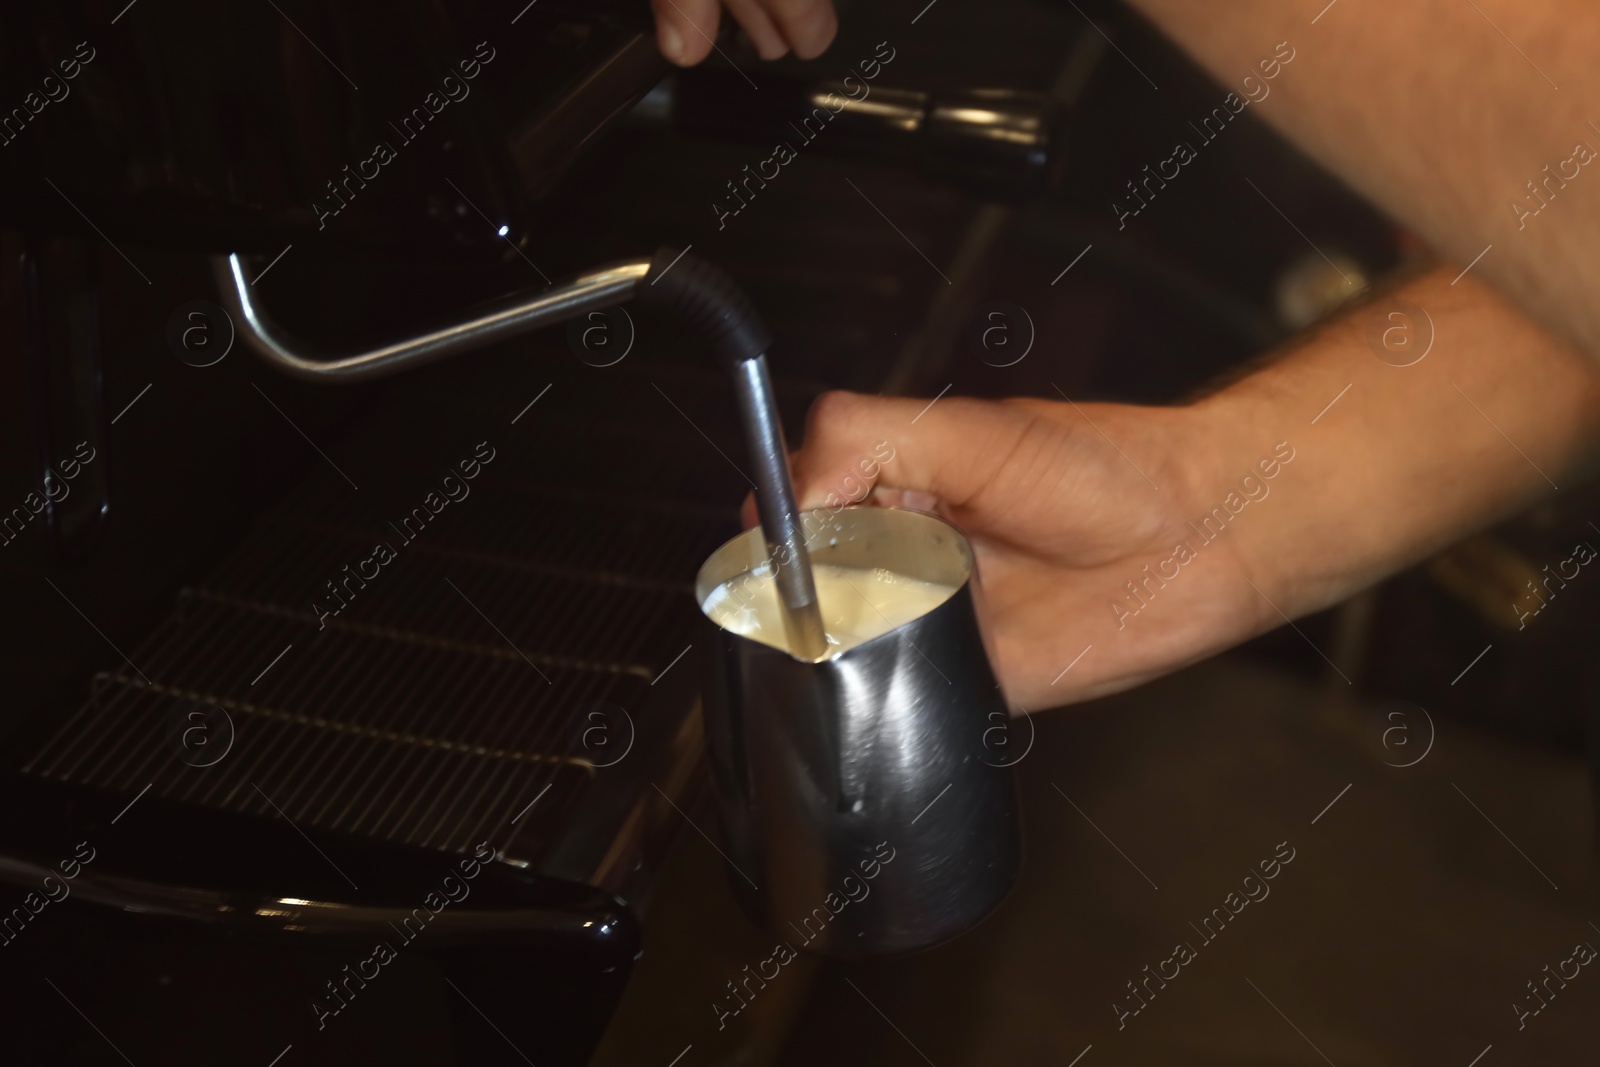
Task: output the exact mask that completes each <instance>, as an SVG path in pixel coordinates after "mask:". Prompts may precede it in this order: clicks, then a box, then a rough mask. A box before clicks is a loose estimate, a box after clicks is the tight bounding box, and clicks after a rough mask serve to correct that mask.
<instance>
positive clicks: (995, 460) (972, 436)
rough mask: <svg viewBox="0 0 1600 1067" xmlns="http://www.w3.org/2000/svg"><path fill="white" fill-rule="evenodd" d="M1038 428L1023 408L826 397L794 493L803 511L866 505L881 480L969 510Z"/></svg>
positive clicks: (814, 416)
mask: <svg viewBox="0 0 1600 1067" xmlns="http://www.w3.org/2000/svg"><path fill="white" fill-rule="evenodd" d="M1032 423H1033V415H1032V413H1031V412H1029V411H1028V410H1027V408H1026V407H1025V406H1023V405H1021V404H1011V403H999V402H994V401H984V400H969V399H965V398H962V397H944V398H942V399H940V400H938V401H937V402H936V403H933V404H930V403H929V402H928V401H927V400H925V399H920V398H900V397H878V396H864V395H862V394H859V393H845V392H829V393H824V394H822V395H821V396H819V397H818V398H817V399H816V402H815V403H814V404H812V406H811V414H810V416H809V418H808V419H807V423H806V437H805V448H804V449H802V450H801V451H800V452H799V453H798V454H797V455H796V456H795V457H794V463H793V466H794V477H795V495H796V497H797V498H798V499H799V501H800V506H801V507H802V508H813V507H823V506H826V505H827V502H828V496H829V494H833V495H834V496H835V499H836V502H840V501H845V500H849V499H851V498H854V499H858V500H859V499H860V493H861V487H862V486H863V485H866V486H867V487H871V486H872V485H873V484H874V483H876V485H877V487H878V488H880V489H899V490H912V491H914V492H915V493H917V494H932V496H933V497H936V498H937V499H938V500H940V501H942V502H943V503H944V504H945V505H947V506H950V507H955V508H960V507H963V506H968V505H971V504H972V503H974V501H975V500H976V498H977V497H978V495H979V494H980V493H982V492H983V490H984V489H985V488H987V487H988V486H990V485H991V484H992V483H993V481H994V479H995V476H996V474H997V473H998V472H999V471H1000V469H1001V467H1002V466H1003V465H1004V463H1005V461H1006V459H1007V457H1009V456H1011V455H1012V454H1013V453H1014V452H1015V450H1016V448H1017V446H1018V445H1019V444H1020V443H1021V442H1022V440H1023V438H1024V437H1025V436H1026V435H1027V433H1028V431H1029V428H1030V427H1031V425H1032ZM915 499H918V500H919V501H924V502H925V501H926V500H927V498H926V497H920V496H919V497H916V498H915Z"/></svg>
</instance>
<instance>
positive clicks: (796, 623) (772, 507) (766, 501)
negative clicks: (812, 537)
mask: <svg viewBox="0 0 1600 1067" xmlns="http://www.w3.org/2000/svg"><path fill="white" fill-rule="evenodd" d="M734 392H735V393H736V395H737V396H738V398H739V415H740V421H741V422H743V424H744V430H745V440H746V442H747V443H748V447H749V450H750V457H751V458H752V459H753V460H754V461H755V464H756V505H757V508H758V510H759V511H760V513H761V531H762V533H763V534H764V535H765V537H766V542H767V553H768V558H769V559H770V561H771V563H772V569H773V580H774V581H775V582H776V583H777V586H778V602H779V604H780V606H781V607H782V608H783V628H784V631H785V632H786V633H787V634H788V637H789V647H790V648H791V649H793V650H794V653H795V655H797V656H799V657H801V658H802V659H808V660H816V659H821V658H822V657H823V656H824V655H826V654H827V651H828V636H827V634H826V633H825V632H824V630H823V628H822V613H821V611H819V610H818V608H817V588H816V583H815V582H814V581H813V580H812V577H811V558H810V553H809V552H808V551H807V550H806V538H805V532H804V531H803V530H802V529H801V528H800V515H799V508H798V507H797V505H796V504H795V499H794V483H793V482H792V481H791V480H790V478H789V449H788V448H787V447H786V446H785V445H784V442H783V424H782V423H781V422H780V421H779V420H778V403H777V399H776V398H775V397H774V396H773V394H772V379H771V377H770V376H769V375H768V373H767V357H766V356H758V357H756V358H755V359H747V360H743V361H741V362H740V363H739V364H738V365H737V366H736V367H735V369H734Z"/></svg>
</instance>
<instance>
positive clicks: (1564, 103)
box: [1130, 0, 1600, 358]
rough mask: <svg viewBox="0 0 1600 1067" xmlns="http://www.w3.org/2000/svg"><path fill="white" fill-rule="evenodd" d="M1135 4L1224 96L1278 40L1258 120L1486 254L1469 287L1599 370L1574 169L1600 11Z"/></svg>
mask: <svg viewBox="0 0 1600 1067" xmlns="http://www.w3.org/2000/svg"><path fill="white" fill-rule="evenodd" d="M1130 3H1131V4H1132V6H1134V7H1135V8H1138V9H1139V10H1141V11H1143V12H1144V13H1145V14H1146V15H1147V16H1149V17H1150V18H1151V19H1152V20H1153V21H1154V22H1155V23H1156V24H1157V26H1159V27H1160V28H1161V29H1162V30H1163V31H1164V32H1165V33H1167V34H1168V35H1170V36H1171V37H1172V38H1173V39H1174V40H1176V41H1177V42H1178V43H1179V44H1181V45H1183V46H1184V47H1185V48H1186V49H1188V50H1189V51H1190V52H1192V53H1193V54H1194V55H1195V56H1196V58H1197V59H1198V60H1199V61H1200V62H1201V63H1202V64H1203V65H1205V66H1206V67H1207V68H1208V69H1209V70H1210V71H1211V72H1212V73H1213V74H1215V75H1216V76H1217V77H1218V78H1219V79H1221V80H1223V81H1224V83H1226V84H1228V85H1229V87H1230V88H1237V87H1238V84H1239V82H1240V79H1241V78H1242V77H1243V76H1244V75H1246V74H1250V73H1252V72H1254V73H1255V74H1256V77H1257V80H1258V81H1257V83H1259V79H1260V72H1259V71H1256V69H1255V68H1256V64H1257V63H1258V61H1260V60H1261V59H1262V58H1263V57H1269V56H1270V55H1271V52H1272V48H1273V45H1274V44H1275V43H1277V42H1279V41H1288V42H1289V44H1290V45H1291V46H1292V47H1293V48H1294V49H1295V52H1296V54H1295V59H1294V61H1293V63H1292V64H1290V65H1286V66H1284V67H1283V68H1282V70H1281V71H1280V72H1279V73H1278V76H1277V77H1276V78H1275V79H1273V80H1272V81H1271V82H1270V83H1267V84H1268V86H1269V88H1270V93H1269V95H1267V96H1266V97H1265V98H1264V99H1262V100H1261V101H1260V103H1259V104H1257V105H1256V107H1255V110H1258V111H1259V113H1260V115H1261V117H1262V118H1264V119H1265V120H1266V121H1267V122H1269V123H1271V124H1272V125H1274V126H1275V127H1277V129H1278V130H1280V131H1281V132H1282V133H1283V134H1284V135H1285V136H1287V137H1288V138H1289V139H1291V140H1293V141H1294V142H1296V143H1297V144H1298V145H1300V147H1301V148H1303V149H1304V150H1305V151H1307V152H1308V153H1309V154H1310V155H1312V156H1313V157H1315V158H1316V159H1317V160H1319V161H1320V162H1321V163H1323V164H1324V165H1325V166H1327V167H1328V168H1329V169H1331V170H1333V171H1334V172H1336V173H1337V174H1339V175H1340V176H1341V177H1343V178H1344V179H1345V180H1346V181H1348V182H1349V183H1350V184H1351V185H1353V186H1354V187H1355V188H1357V189H1358V190H1360V191H1361V192H1362V193H1364V194H1365V195H1366V196H1367V197H1368V198H1370V199H1371V200H1372V201H1373V202H1374V203H1375V204H1377V205H1378V206H1379V207H1381V208H1383V209H1384V210H1386V211H1387V212H1388V213H1389V214H1390V215H1392V216H1393V217H1394V218H1396V219H1398V220H1399V221H1401V222H1403V223H1405V224H1406V225H1407V226H1409V227H1411V228H1412V229H1414V230H1416V231H1417V232H1418V233H1420V234H1421V235H1422V236H1423V237H1425V238H1426V239H1427V240H1428V241H1429V242H1430V243H1432V244H1433V245H1434V247H1435V248H1437V249H1439V250H1440V252H1441V253H1442V254H1444V255H1445V256H1447V257H1449V258H1450V259H1452V260H1453V261H1454V262H1456V263H1457V264H1459V265H1460V266H1465V265H1466V264H1467V263H1469V262H1470V261H1472V260H1473V259H1474V257H1476V256H1478V254H1479V253H1480V252H1482V251H1483V250H1484V248H1485V247H1486V246H1488V245H1490V244H1491V243H1492V244H1493V249H1492V250H1491V251H1489V252H1488V253H1487V254H1486V255H1484V256H1483V258H1482V260H1480V261H1479V262H1478V263H1477V265H1476V266H1475V267H1474V268H1473V274H1474V275H1475V276H1482V277H1486V278H1488V279H1489V280H1491V281H1493V282H1494V283H1495V284H1496V285H1498V286H1499V287H1500V288H1501V289H1502V290H1503V291H1504V292H1505V293H1507V294H1508V295H1509V296H1511V297H1512V299H1513V300H1515V301H1516V302H1517V303H1518V304H1520V305H1521V306H1522V307H1524V308H1525V309H1527V310H1528V312H1529V313H1530V314H1532V315H1534V316H1535V317H1536V318H1537V319H1538V320H1539V321H1540V322H1542V323H1544V324H1545V325H1547V326H1549V327H1551V328H1552V329H1555V330H1557V331H1558V332H1560V333H1562V334H1563V335H1564V336H1566V337H1568V338H1569V339H1572V340H1574V341H1576V342H1577V343H1578V344H1579V345H1580V346H1581V347H1582V348H1584V349H1585V350H1586V351H1587V352H1588V353H1589V355H1591V356H1595V357H1597V358H1600V301H1596V300H1594V298H1593V294H1594V292H1595V290H1596V287H1597V285H1600V240H1596V238H1597V237H1600V167H1595V166H1589V165H1587V164H1583V163H1581V162H1578V161H1575V160H1574V149H1575V147H1576V146H1577V145H1579V144H1580V143H1582V144H1586V145H1587V146H1589V147H1590V149H1600V129H1596V127H1595V126H1592V125H1590V122H1591V120H1593V121H1594V122H1595V123H1596V124H1597V125H1600V107H1594V106H1591V105H1592V102H1593V101H1595V100H1597V99H1600V69H1597V68H1596V66H1595V64H1594V55H1595V52H1596V49H1597V48H1600V8H1596V7H1595V6H1594V5H1593V4H1592V3H1583V2H1580V0H1547V2H1544V3H1539V4H1531V5H1516V4H1512V3H1509V2H1508V0H1478V5H1477V7H1478V8H1481V9H1482V11H1481V12H1480V11H1479V10H1478V9H1477V8H1474V6H1473V5H1472V4H1470V3H1465V2H1461V0H1406V2H1405V3H1398V4H1396V3H1388V2H1379V0H1338V2H1337V4H1336V5H1334V6H1332V7H1330V8H1328V9H1327V10H1324V5H1325V4H1326V0H1295V2H1293V3H1287V4H1286V3H1284V2H1283V0H1229V2H1227V3H1195V2H1193V0H1130ZM1319 11H1320V12H1322V14H1321V17H1320V18H1318V21H1317V22H1316V24H1315V25H1312V24H1311V19H1312V17H1313V16H1316V15H1317V14H1318V12H1319ZM1486 15H1487V16H1488V18H1486V17H1485V16H1486ZM1489 18H1493V19H1494V20H1495V24H1494V25H1491V24H1490V22H1489V21H1488V19H1489ZM1496 25H1498V26H1499V29H1496V28H1495V27H1496ZM1502 30H1503V31H1505V33H1506V34H1509V35H1510V37H1511V39H1512V41H1514V42H1515V43H1514V44H1513V43H1512V41H1508V40H1507V38H1506V37H1505V36H1502V34H1501V31H1502ZM1518 49H1520V50H1521V52H1520V53H1519V51H1518ZM1534 64H1537V68H1538V69H1535V66H1534ZM1541 71H1542V72H1543V73H1542V74H1541V73H1540V72H1541ZM1546 76H1548V78H1549V79H1550V81H1547V80H1546ZM1552 82H1553V84H1552ZM1257 83H1252V84H1257ZM1556 85H1558V86H1559V87H1560V88H1559V90H1557V89H1556V88H1554V86H1556ZM1591 158H1592V157H1591ZM1596 162H1600V159H1596ZM1546 165H1548V166H1549V168H1550V169H1549V170H1548V171H1547V170H1545V169H1544V168H1545V167H1546ZM1563 175H1566V176H1567V177H1563ZM1530 181H1531V182H1534V183H1535V184H1536V187H1537V195H1535V192H1534V191H1531V190H1530V187H1529V184H1528V183H1529V182H1530ZM1269 192H1270V190H1269ZM1516 204H1521V205H1523V207H1522V208H1521V210H1518V209H1517V208H1516V207H1515V206H1514V205H1516ZM1452 276H1453V275H1452Z"/></svg>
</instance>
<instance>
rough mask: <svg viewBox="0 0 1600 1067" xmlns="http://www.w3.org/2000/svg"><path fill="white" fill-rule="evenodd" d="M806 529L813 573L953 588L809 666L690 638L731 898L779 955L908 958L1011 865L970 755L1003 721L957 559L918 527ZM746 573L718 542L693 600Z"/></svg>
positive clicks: (973, 908) (866, 522)
mask: <svg viewBox="0 0 1600 1067" xmlns="http://www.w3.org/2000/svg"><path fill="white" fill-rule="evenodd" d="M812 517H813V519H814V521H820V522H823V523H824V524H825V529H826V542H825V543H824V544H822V545H821V546H820V547H818V548H817V549H815V551H814V552H813V559H814V560H815V561H816V562H817V563H831V564H838V565H842V566H847V567H863V568H865V567H879V566H886V567H892V568H893V569H894V570H895V571H897V572H899V573H901V574H904V575H907V576H909V577H914V578H920V579H923V580H926V581H935V582H942V583H948V584H950V585H953V586H956V587H957V589H956V592H955V593H954V594H953V595H952V596H951V597H950V599H948V600H946V601H945V602H944V603H943V604H941V605H939V606H938V607H937V608H935V609H934V610H932V611H931V612H929V613H928V614H926V615H924V616H922V617H921V618H918V619H915V620H913V621H912V622H910V623H907V624H906V625H904V626H901V627H899V628H898V629H895V630H892V631H890V632H889V633H887V634H884V635H882V636H881V637H878V638H875V639H874V640H871V641H868V642H866V643H864V644H861V645H857V646H856V647H854V648H851V649H849V650H847V651H845V652H842V653H840V654H839V655H837V656H835V657H833V658H832V659H828V660H825V661H823V662H821V663H803V662H801V661H799V660H797V659H795V658H794V657H793V656H790V655H788V654H787V653H785V652H782V651H779V650H778V649H775V648H772V647H771V646H768V645H764V644H762V643H760V642H758V641H754V640H751V639H750V638H747V637H743V636H740V635H738V634H733V633H730V632H728V631H725V630H722V629H720V628H718V627H716V626H715V625H713V624H712V623H710V622H709V621H707V623H706V626H707V627H708V628H709V629H710V630H711V631H712V634H713V638H712V653H711V676H710V682H709V685H708V688H707V698H706V699H707V708H706V727H707V735H706V738H707V748H708V750H709V753H710V758H711V765H712V772H713V782H714V784H715V785H716V787H717V791H718V794H719V800H720V801H721V804H722V815H723V823H724V826H725V828H726V830H727V838H728V853H729V857H730V859H731V861H732V862H733V864H734V866H735V867H736V868H737V869H738V874H737V875H736V876H731V884H732V885H733V887H734V890H735V892H736V893H737V894H738V895H739V896H740V899H741V902H742V903H743V905H744V906H745V908H746V909H747V910H748V911H749V913H750V915H751V917H752V918H753V919H754V920H755V921H756V922H758V923H760V924H762V925H764V926H765V927H767V928H768V929H769V930H771V931H772V932H773V933H775V934H777V935H779V936H781V937H783V938H785V939H786V940H789V942H790V944H792V945H794V946H795V947H796V948H800V947H804V948H807V949H809V950H811V951H814V952H820V953H824V954H827V955H836V956H870V955H881V954H889V953H897V952H906V951H911V950H914V949H919V948H926V947H928V946H931V945H934V944H938V943H939V942H942V941H945V940H947V939H949V938H951V937H954V936H955V935H957V934H959V933H961V932H962V931H964V930H966V929H968V928H969V927H971V926H972V925H973V924H974V923H976V922H978V921H979V920H980V919H982V918H983V917H984V916H985V915H987V914H988V913H989V912H990V911H991V910H993V909H994V907H995V906H996V905H998V904H999V903H1000V901H1001V900H1002V899H1003V898H1004V897H1005V895H1006V893H1007V891H1009V889H1010V888H1011V885H1012V883H1013V882H1014V881H1015V879H1016V877H1017V874H1018V869H1019V866H1020V862H1021V830H1020V826H1019V821H1018V811H1017V793H1016V786H1015V782H1014V780H1013V778H1012V774H1011V772H1010V770H1009V769H1008V768H1007V767H1004V766H994V765H992V764H993V763H995V762H998V761H995V760H994V759H993V758H992V757H993V754H992V753H990V752H988V751H986V747H985V740H986V737H987V735H988V734H989V732H990V731H991V730H992V729H993V728H994V727H995V726H996V724H997V723H998V724H1001V725H1003V724H1004V723H1005V722H1006V721H1007V716H1008V712H1007V709H1006V705H1005V701H1004V699H1003V698H1002V696H1001V694H1000V690H999V686H998V684H997V683H996V681H995V677H994V673H993V671H992V669H991V668H990V665H989V660H988V657H987V655H986V653H985V650H984V642H983V638H982V635H981V633H980V632H979V630H978V622H977V613H976V610H975V607H974V602H973V576H974V569H973V556H972V549H971V546H970V545H969V544H968V543H967V540H966V538H965V537H963V536H962V535H961V533H960V531H958V530H957V529H956V528H955V527H953V526H951V525H949V524H948V523H946V522H944V521H943V520H942V519H939V518H936V517H934V516H932V515H926V514H923V513H921V512H915V511H907V510H903V509H898V508H846V509H844V510H842V511H840V512H838V513H837V514H830V513H828V512H814V513H812ZM763 560H764V554H763V552H762V544H761V540H760V537H759V535H756V534H755V532H754V531H749V532H747V533H745V534H743V535H741V536H740V537H737V538H734V539H733V540H732V541H729V542H728V543H727V544H725V545H723V546H722V547H721V548H719V549H718V550H717V551H716V552H715V553H713V554H712V555H711V557H710V559H708V560H707V561H706V563H705V566H703V567H702V568H701V569H700V574H699V577H698V578H697V580H696V586H695V592H696V594H697V596H698V597H699V598H700V600H701V602H702V603H703V602H704V598H705V597H706V595H707V594H709V593H710V592H711V591H712V590H713V589H715V588H716V587H718V586H719V585H721V584H722V583H724V582H726V581H729V580H731V579H733V578H736V577H738V576H739V575H741V574H745V573H748V572H749V571H751V570H752V569H754V567H755V566H757V565H758V564H760V563H761V562H763ZM997 716H998V718H997ZM986 757H987V758H986Z"/></svg>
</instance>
